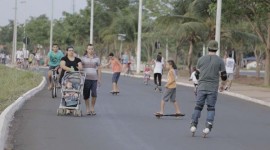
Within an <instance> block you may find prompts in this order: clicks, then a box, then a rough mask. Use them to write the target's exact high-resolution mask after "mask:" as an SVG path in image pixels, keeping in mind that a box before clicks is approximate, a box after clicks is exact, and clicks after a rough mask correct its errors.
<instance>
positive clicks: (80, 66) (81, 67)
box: [77, 62, 83, 71]
mask: <svg viewBox="0 0 270 150" xmlns="http://www.w3.org/2000/svg"><path fill="white" fill-rule="evenodd" d="M77 68H78V69H79V71H80V70H83V66H82V62H78V67H77Z"/></svg>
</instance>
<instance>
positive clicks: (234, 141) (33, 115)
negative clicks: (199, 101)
mask: <svg viewBox="0 0 270 150" xmlns="http://www.w3.org/2000/svg"><path fill="white" fill-rule="evenodd" d="M119 85H120V91H121V93H120V95H118V96H112V95H111V94H110V93H109V91H110V90H111V75H109V74H104V75H103V80H102V85H101V87H100V88H99V91H98V100H97V105H96V112H97V115H96V116H86V115H84V116H83V117H73V116H57V115H56V110H57V108H58V105H59V102H60V100H59V99H60V98H57V99H52V98H51V97H50V92H49V91H48V90H47V89H44V90H43V91H41V92H39V93H38V94H37V95H36V96H34V97H32V98H31V99H30V100H28V101H27V102H26V103H25V105H24V106H23V108H22V109H21V110H20V111H18V112H17V113H16V114H15V120H14V121H13V125H12V126H11V135H10V139H11V144H12V146H11V147H13V149H14V150H73V149H77V150H89V149H91V150H109V149H110V150H164V149H165V150H179V149H180V150H196V149H200V150H209V149H218V150H228V149H229V150H255V149H259V150H269V147H270V143H269V137H270V115H269V114H270V109H269V108H268V107H264V106H261V105H257V104H254V103H250V102H246V101H243V100H240V99H237V98H233V97H230V96H224V95H221V94H220V95H219V98H218V102H217V108H216V110H217V111H216V120H215V124H214V128H213V130H212V132H211V133H210V135H209V136H208V138H205V139H204V138H202V129H203V127H204V124H205V116H206V111H205V110H204V111H203V113H202V117H201V119H200V121H201V122H200V123H199V126H198V132H197V133H196V136H195V137H192V136H191V133H190V132H189V126H190V121H191V120H190V118H191V115H192V112H193V108H194V104H195V101H194V95H193V89H192V88H188V87H183V86H178V87H177V100H178V101H179V103H180V108H181V110H182V112H183V113H186V116H185V117H183V118H180V119H179V118H178V119H177V118H174V117H166V118H162V119H157V118H155V117H154V115H153V113H154V112H157V111H158V110H159V106H160V100H161V94H160V93H156V92H154V91H153V88H154V87H153V84H152V85H148V86H146V85H144V84H143V81H142V79H136V78H130V77H123V76H121V77H120V81H119ZM82 106H83V113H84V114H85V106H84V103H83V104H82ZM165 111H166V113H173V112H174V108H173V106H172V104H170V103H166V107H165Z"/></svg>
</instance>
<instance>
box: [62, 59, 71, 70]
mask: <svg viewBox="0 0 270 150" xmlns="http://www.w3.org/2000/svg"><path fill="white" fill-rule="evenodd" d="M60 67H61V68H62V69H64V70H65V71H71V70H72V69H71V68H69V67H67V66H66V62H65V61H64V60H61V62H60Z"/></svg>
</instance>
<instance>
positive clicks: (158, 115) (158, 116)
mask: <svg viewBox="0 0 270 150" xmlns="http://www.w3.org/2000/svg"><path fill="white" fill-rule="evenodd" d="M154 115H155V116H156V117H157V118H158V119H159V118H161V117H163V116H169V117H177V118H180V117H183V116H185V115H183V114H157V113H154Z"/></svg>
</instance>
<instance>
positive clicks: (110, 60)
mask: <svg viewBox="0 0 270 150" xmlns="http://www.w3.org/2000/svg"><path fill="white" fill-rule="evenodd" d="M109 65H111V60H110V61H109V63H107V64H105V65H103V66H102V67H107V66H109Z"/></svg>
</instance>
